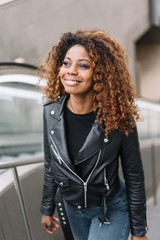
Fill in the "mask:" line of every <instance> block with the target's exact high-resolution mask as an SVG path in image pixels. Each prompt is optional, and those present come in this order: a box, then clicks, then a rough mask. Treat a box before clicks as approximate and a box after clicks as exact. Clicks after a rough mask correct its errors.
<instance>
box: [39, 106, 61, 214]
mask: <svg viewBox="0 0 160 240" xmlns="http://www.w3.org/2000/svg"><path fill="white" fill-rule="evenodd" d="M46 118H47V116H46V114H45V108H44V112H43V146H44V185H43V196H42V203H41V213H42V214H44V215H47V216H52V215H53V213H54V210H55V195H56V191H57V185H56V183H55V181H54V177H53V173H52V170H51V153H50V148H49V142H48V131H47V120H46Z"/></svg>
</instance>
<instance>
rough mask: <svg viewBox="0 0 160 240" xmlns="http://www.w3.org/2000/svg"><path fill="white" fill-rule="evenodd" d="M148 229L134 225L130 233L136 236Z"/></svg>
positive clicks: (140, 235) (143, 234)
mask: <svg viewBox="0 0 160 240" xmlns="http://www.w3.org/2000/svg"><path fill="white" fill-rule="evenodd" d="M147 231H148V227H134V228H132V229H131V234H132V235H133V236H136V237H142V236H145V235H146V233H147Z"/></svg>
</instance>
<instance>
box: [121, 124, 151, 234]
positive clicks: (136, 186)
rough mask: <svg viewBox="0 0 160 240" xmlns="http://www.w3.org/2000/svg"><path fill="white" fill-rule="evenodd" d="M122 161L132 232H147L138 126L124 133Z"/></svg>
mask: <svg viewBox="0 0 160 240" xmlns="http://www.w3.org/2000/svg"><path fill="white" fill-rule="evenodd" d="M121 163H122V170H123V175H124V178H125V182H126V189H127V197H128V203H129V211H130V221H131V233H132V235H134V236H144V235H145V234H146V229H147V223H146V196H145V188H144V172H143V166H142V160H141V154H140V148H139V142H138V134H137V128H136V127H134V128H133V132H131V133H130V134H129V135H128V136H126V135H123V143H122V147H121Z"/></svg>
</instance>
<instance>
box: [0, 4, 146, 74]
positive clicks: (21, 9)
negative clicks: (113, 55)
mask: <svg viewBox="0 0 160 240" xmlns="http://www.w3.org/2000/svg"><path fill="white" fill-rule="evenodd" d="M149 26H150V23H149V5H148V1H147V0H141V1H139V0H130V1H128V0H81V1H75V0H65V1H59V0H47V1H45V0H17V1H15V2H13V3H10V4H6V5H4V6H1V7H0V29H1V31H0V46H1V50H0V52H1V54H0V61H13V60H14V59H15V58H17V57H23V58H24V59H25V61H26V62H27V63H32V64H36V65H37V64H39V62H40V59H41V58H42V56H43V55H44V53H45V52H46V51H47V50H48V49H49V48H50V46H51V45H52V44H54V43H55V42H56V41H57V40H58V38H59V36H60V35H61V34H62V33H63V32H66V31H71V30H75V29H77V28H95V27H98V28H101V29H104V30H105V31H107V32H108V33H109V34H110V35H112V36H113V37H114V38H115V39H117V40H118V41H119V42H120V43H121V44H122V45H123V47H124V48H125V49H126V51H127V52H128V54H129V57H130V64H131V71H132V74H133V76H134V72H135V71H134V70H135V65H134V60H135V47H134V41H135V40H137V39H138V38H139V37H140V36H141V35H142V34H143V33H144V32H145V31H146V30H147V29H148V28H149Z"/></svg>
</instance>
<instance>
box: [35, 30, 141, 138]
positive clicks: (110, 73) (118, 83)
mask: <svg viewBox="0 0 160 240" xmlns="http://www.w3.org/2000/svg"><path fill="white" fill-rule="evenodd" d="M76 44H79V45H82V46H83V47H85V49H86V50H87V52H88V55H89V57H90V58H91V60H92V65H93V92H94V94H93V107H94V111H95V113H96V116H97V119H98V120H99V124H101V125H103V126H104V128H105V134H106V136H107V135H108V133H109V132H110V131H111V130H116V129H119V130H120V131H122V132H124V133H125V134H126V135H128V134H129V132H131V131H132V128H133V127H134V126H135V119H139V113H138V109H137V106H136V104H135V91H134V87H133V82H132V81H131V76H130V73H129V67H128V56H127V54H126V52H125V51H124V50H123V48H122V47H121V46H120V44H119V43H118V42H117V41H115V40H113V39H112V38H111V37H110V36H108V35H107V34H106V33H105V32H103V31H101V30H97V29H94V30H78V31H76V32H67V33H65V34H63V35H62V37H61V39H60V41H59V43H58V44H57V45H56V46H53V47H52V48H51V50H50V51H49V53H48V54H47V58H46V60H45V62H44V64H42V65H40V67H39V68H38V75H39V76H40V77H41V78H43V79H46V81H47V85H46V86H45V87H44V96H45V97H46V98H47V99H52V100H53V101H57V99H58V97H59V96H62V95H65V94H66V93H65V90H64V87H63V85H62V83H61V81H60V78H59V71H60V68H61V66H62V64H63V60H64V57H65V55H66V53H67V51H68V50H69V49H70V48H71V47H72V46H74V45H76Z"/></svg>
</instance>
